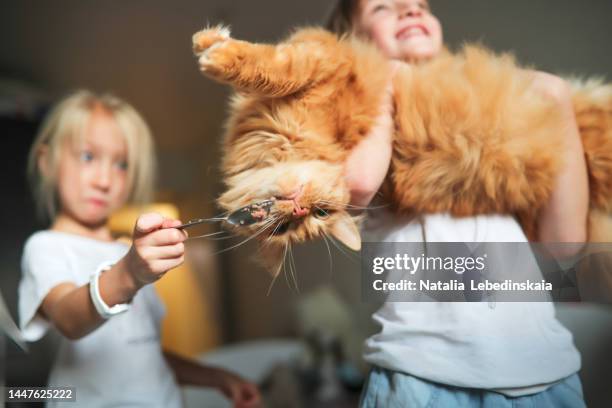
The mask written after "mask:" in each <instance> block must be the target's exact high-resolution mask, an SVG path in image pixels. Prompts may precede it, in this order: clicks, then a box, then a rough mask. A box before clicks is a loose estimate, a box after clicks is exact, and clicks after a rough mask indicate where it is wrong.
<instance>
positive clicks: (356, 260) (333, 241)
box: [323, 232, 359, 263]
mask: <svg viewBox="0 0 612 408" xmlns="http://www.w3.org/2000/svg"><path fill="white" fill-rule="evenodd" d="M323 234H324V235H325V236H326V237H327V238H329V240H330V241H331V243H332V244H333V245H334V246H335V247H336V249H337V250H338V251H340V252H341V253H342V255H344V256H346V257H347V258H348V259H349V260H350V261H352V262H357V263H359V259H358V258H357V259H356V257H355V256H354V255H352V254H349V253H348V252H346V251H345V250H344V249H343V248H342V246H341V244H338V243H337V242H336V240H335V239H334V237H332V236H331V235H328V234H326V233H325V232H323Z"/></svg>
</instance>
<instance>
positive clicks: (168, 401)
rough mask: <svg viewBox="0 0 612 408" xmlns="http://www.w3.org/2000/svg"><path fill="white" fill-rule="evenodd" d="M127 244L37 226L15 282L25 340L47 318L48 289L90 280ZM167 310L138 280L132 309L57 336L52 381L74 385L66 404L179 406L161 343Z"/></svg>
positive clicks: (42, 328)
mask: <svg viewBox="0 0 612 408" xmlns="http://www.w3.org/2000/svg"><path fill="white" fill-rule="evenodd" d="M127 250H128V247H127V246H126V245H125V244H121V243H118V242H103V241H97V240H94V239H89V238H84V237H80V236H78V235H73V234H67V233H61V232H55V231H42V232H37V233H35V234H33V235H32V236H31V237H30V238H29V239H28V241H27V242H26V244H25V248H24V252H23V257H22V265H21V267H22V274H23V276H22V279H21V282H20V284H19V321H20V326H21V329H22V331H23V335H24V336H25V338H26V340H28V341H36V340H38V339H40V338H41V337H42V336H43V335H44V334H45V332H46V331H47V329H48V328H49V327H50V324H49V322H48V321H47V320H45V319H44V318H43V317H42V316H40V314H38V313H37V310H38V308H39V306H40V304H41V302H42V300H43V299H44V297H45V296H46V295H47V293H48V292H49V290H50V289H51V288H53V287H54V286H56V285H58V284H59V283H62V282H71V283H74V284H76V285H77V286H82V285H85V284H87V283H88V282H89V278H90V276H91V275H92V274H93V273H94V272H95V271H96V269H97V267H98V266H99V265H100V264H102V263H103V262H116V261H118V260H119V259H120V258H121V257H123V256H124V255H125V253H126V252H127ZM164 314H165V309H164V306H163V304H162V303H161V302H160V300H159V298H158V296H157V294H156V292H155V289H154V288H153V286H151V285H147V286H145V287H143V288H142V289H141V290H140V291H139V292H138V293H137V294H136V296H134V299H133V300H132V305H131V307H130V309H129V310H128V311H127V312H125V313H122V314H120V315H117V316H113V317H111V318H110V319H109V320H108V321H107V322H105V323H104V324H103V325H102V326H100V327H98V328H97V329H96V330H94V331H93V332H92V333H90V334H88V335H87V336H85V337H83V338H81V339H79V340H76V341H72V340H68V339H66V338H62V341H61V344H60V348H59V352H58V354H57V356H56V359H55V363H54V365H53V368H52V370H51V374H50V377H49V386H68V387H75V389H76V403H75V402H65V403H50V404H48V405H47V406H52V407H56V406H66V407H73V408H76V407H87V408H95V407H110V406H121V407H164V408H166V407H181V406H182V402H181V394H180V389H179V387H178V385H177V383H176V381H175V378H174V375H173V374H172V371H171V370H170V367H169V366H168V364H167V362H166V360H165V359H164V357H163V355H162V350H161V345H160V321H161V318H162V317H163V315H164Z"/></svg>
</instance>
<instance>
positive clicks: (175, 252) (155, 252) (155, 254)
mask: <svg viewBox="0 0 612 408" xmlns="http://www.w3.org/2000/svg"><path fill="white" fill-rule="evenodd" d="M148 250H149V252H150V253H149V254H148V256H149V257H150V259H175V258H178V257H180V256H183V255H184V254H185V244H183V243H182V242H179V243H178V244H174V245H164V246H157V247H151V248H148Z"/></svg>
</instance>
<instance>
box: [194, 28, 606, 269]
mask: <svg viewBox="0 0 612 408" xmlns="http://www.w3.org/2000/svg"><path fill="white" fill-rule="evenodd" d="M193 44H194V52H195V53H196V55H198V56H199V64H200V68H201V70H202V72H203V73H204V74H205V75H207V76H209V77H211V78H213V79H215V80H217V81H220V82H223V83H227V84H230V85H231V86H232V87H234V89H235V90H236V91H237V94H236V96H234V98H233V100H232V104H231V110H230V118H229V120H228V123H227V132H226V136H225V139H224V157H223V163H222V171H223V174H224V177H225V181H226V184H227V187H228V188H227V191H226V192H225V193H224V194H223V195H222V196H221V197H220V198H219V204H220V205H221V207H223V208H225V209H227V210H233V209H236V208H238V207H240V206H243V205H246V204H249V203H251V202H253V201H257V200H263V199H268V198H270V197H275V198H276V199H278V202H277V206H276V211H275V214H274V217H272V219H271V220H269V221H268V222H267V223H266V224H264V225H262V226H257V227H256V228H257V229H255V227H253V228H251V229H249V228H246V229H242V230H241V232H244V233H247V234H255V235H258V236H260V237H262V238H263V241H264V245H263V247H262V251H263V252H264V255H263V259H264V260H265V262H266V263H267V266H268V267H269V268H270V269H271V270H272V272H273V273H274V274H277V273H278V271H279V270H280V267H281V266H282V259H283V258H284V254H285V253H286V251H287V248H288V245H290V243H292V242H301V241H304V240H308V239H313V238H317V237H321V236H323V237H326V236H331V237H334V238H336V239H338V240H340V241H341V242H343V243H344V244H345V245H347V246H349V247H350V248H353V249H358V248H359V247H360V239H359V232H358V229H357V226H356V224H355V220H354V219H353V217H351V216H350V214H349V213H348V211H347V209H348V208H349V206H348V203H349V199H350V197H349V192H348V188H347V186H346V183H345V181H344V175H343V163H344V161H345V160H346V157H347V155H348V153H349V151H350V149H351V148H352V147H353V146H355V144H356V143H358V142H359V141H360V140H361V139H362V138H363V137H364V136H365V135H366V134H368V132H369V130H370V128H371V127H372V125H373V123H374V120H375V119H376V117H377V116H378V112H379V107H380V105H381V101H382V98H383V96H384V92H385V89H386V84H387V80H388V78H389V73H390V65H389V62H388V61H387V59H386V58H385V57H384V56H383V55H382V54H380V53H379V52H378V50H376V49H375V48H374V46H372V45H370V44H367V43H365V42H361V41H359V40H357V39H354V38H337V37H336V36H334V35H333V34H330V33H328V32H326V31H324V30H321V29H317V28H307V29H302V30H298V31H297V32H295V33H294V34H293V35H292V36H291V37H289V38H288V39H287V40H286V41H283V42H281V43H280V44H278V45H266V44H253V43H249V42H245V41H239V40H235V39H232V38H230V37H229V31H227V30H225V29H222V28H211V29H206V30H203V31H201V32H199V33H196V34H195V35H194V38H193ZM531 81H532V78H531V76H530V75H528V74H527V72H526V71H525V70H522V69H520V68H519V67H518V65H517V64H516V62H515V61H514V59H513V58H512V57H511V56H509V55H501V56H499V55H495V54H493V53H491V52H489V51H487V50H485V49H483V48H481V47H477V46H466V47H464V49H463V50H462V51H461V52H459V53H456V54H452V53H449V52H445V53H443V54H442V55H441V56H439V57H437V58H436V59H434V60H432V61H431V62H428V63H426V64H422V65H404V66H402V67H401V68H400V69H399V70H398V71H397V72H396V74H395V76H394V84H393V85H394V89H395V93H394V103H395V112H396V114H395V117H394V120H395V125H396V126H395V127H396V131H395V135H394V141H393V156H392V162H391V167H390V171H389V173H388V176H387V180H386V183H385V186H384V188H383V192H384V196H385V197H386V199H387V201H388V202H389V203H391V204H392V205H393V207H394V209H395V210H396V211H397V212H401V213H407V214H420V213H434V212H450V213H452V214H454V215H457V216H468V215H476V214H485V213H503V214H514V215H516V216H518V218H519V219H520V220H521V223H522V225H523V226H524V228H525V230H526V231H527V232H528V233H533V231H534V230H535V222H536V214H537V212H538V210H539V208H540V207H541V206H542V205H543V204H544V203H546V202H547V199H548V198H549V196H550V194H551V192H552V189H553V186H554V181H555V176H556V174H557V172H558V170H559V168H560V166H562V165H563V163H562V160H561V152H562V134H563V131H562V129H561V128H560V126H561V123H562V120H560V119H561V116H560V112H559V111H558V110H557V109H555V105H554V104H553V103H552V102H551V101H549V100H547V99H545V98H543V97H542V96H540V95H538V94H536V93H535V91H533V90H532V87H531ZM575 109H576V116H577V119H578V123H579V126H580V131H581V134H582V138H583V142H584V147H585V151H586V157H587V162H588V167H589V175H590V191H591V208H592V214H591V229H590V231H589V232H590V237H589V238H590V240H598V241H609V240H610V239H609V238H612V236H610V235H611V234H612V230H610V229H607V230H605V231H602V230H598V229H597V228H596V227H597V226H599V225H603V223H602V222H601V219H602V218H604V219H606V220H608V218H609V212H610V211H611V210H612V134H611V130H610V129H611V126H610V120H611V118H612V86H610V85H603V84H601V83H594V82H590V83H586V84H582V85H577V86H576V91H575ZM298 193H299V197H300V199H299V205H300V206H301V207H302V208H303V209H305V211H306V212H307V215H306V216H304V217H294V216H293V217H292V211H294V208H295V204H294V202H293V201H292V200H291V197H292V196H294V195H295V194H298ZM607 224H608V225H609V224H610V222H609V221H608V222H607Z"/></svg>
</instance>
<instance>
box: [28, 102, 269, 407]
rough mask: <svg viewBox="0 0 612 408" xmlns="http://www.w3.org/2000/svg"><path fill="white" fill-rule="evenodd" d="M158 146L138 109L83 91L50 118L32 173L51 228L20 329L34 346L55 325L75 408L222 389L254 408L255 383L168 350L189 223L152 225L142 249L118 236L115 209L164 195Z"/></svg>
mask: <svg viewBox="0 0 612 408" xmlns="http://www.w3.org/2000/svg"><path fill="white" fill-rule="evenodd" d="M154 165H155V163H154V151H153V142H152V139H151V136H150V133H149V130H148V128H147V126H146V124H145V122H144V121H143V119H142V118H141V116H140V115H139V114H138V113H137V112H136V111H135V110H134V109H133V108H132V107H131V106H130V105H129V104H127V103H126V102H124V101H122V100H120V99H118V98H116V97H113V96H110V95H103V96H97V95H94V94H93V93H91V92H88V91H78V92H75V93H73V94H71V95H70V96H68V97H67V98H65V99H64V100H63V101H61V102H60V103H59V104H58V105H57V106H56V107H55V108H54V109H53V110H52V111H51V112H50V114H49V115H48V117H47V118H46V120H45V122H44V124H43V126H42V129H41V131H40V133H39V134H38V136H37V138H36V140H35V142H34V144H33V146H32V149H31V151H30V157H29V169H28V170H29V176H30V179H31V184H32V187H33V191H34V195H35V200H36V203H37V205H38V209H39V210H40V212H41V214H43V215H45V216H46V217H47V219H48V220H49V221H50V222H51V225H50V228H49V229H48V230H44V231H39V232H36V233H34V234H33V235H32V236H31V237H30V238H29V239H28V240H27V242H26V244H25V248H24V251H23V257H22V273H23V276H22V279H21V282H20V285H19V314H20V325H21V328H22V330H23V333H24V336H25V337H26V339H27V340H29V341H36V340H38V339H40V338H41V337H42V336H43V335H44V334H45V332H46V331H47V330H48V328H49V327H54V328H55V329H57V330H58V331H59V333H60V334H61V335H62V336H63V337H62V341H61V345H60V348H59V352H58V355H57V357H56V360H55V363H54V366H53V368H52V370H51V374H50V378H49V386H56V387H57V386H68V387H74V388H75V390H76V403H74V402H68V403H66V406H71V407H76V406H80V407H87V408H91V407H101V406H143V407H144V406H146V407H180V406H181V405H182V402H181V395H180V390H179V387H178V384H193V385H201V386H206V387H215V388H217V389H218V390H220V391H221V392H222V393H224V394H225V395H226V396H227V397H228V398H230V399H231V400H232V401H233V402H234V404H235V406H240V407H253V406H257V405H258V403H259V398H260V397H259V392H258V390H257V388H256V386H254V385H253V384H251V383H249V382H247V381H244V380H243V379H241V378H239V377H238V376H236V375H234V374H231V373H229V372H226V371H224V370H221V369H218V368H212V367H205V366H202V365H199V364H197V363H195V362H191V361H188V360H185V359H183V358H181V357H179V356H177V355H174V354H171V353H168V352H164V351H163V350H162V349H161V346H160V320H161V318H162V317H163V315H164V313H165V312H164V307H163V305H162V303H161V302H160V300H159V298H158V296H157V295H156V293H155V290H154V288H153V286H152V285H149V284H150V283H152V282H155V281H156V280H157V279H160V278H161V277H162V276H163V275H164V274H165V273H166V272H168V271H169V270H171V269H173V268H175V267H177V266H178V265H180V264H181V263H182V262H183V257H184V244H183V241H184V240H185V234H184V233H183V232H182V231H180V230H178V229H176V228H172V227H175V226H177V225H180V221H178V220H171V219H164V218H163V217H162V216H160V215H158V214H154V213H151V214H144V215H142V216H140V217H139V218H138V220H137V222H136V225H135V227H134V235H133V243H132V245H131V246H128V245H126V244H123V243H120V242H118V241H115V240H114V239H113V237H112V236H111V233H110V231H109V229H108V227H107V221H108V218H109V217H110V215H111V214H112V213H113V211H115V210H117V209H118V208H119V207H121V206H123V205H124V204H126V203H131V202H139V201H143V200H146V199H147V198H148V197H149V196H150V194H151V190H152V184H153V171H154Z"/></svg>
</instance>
